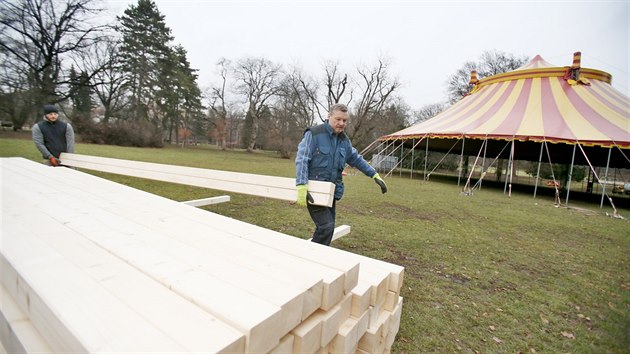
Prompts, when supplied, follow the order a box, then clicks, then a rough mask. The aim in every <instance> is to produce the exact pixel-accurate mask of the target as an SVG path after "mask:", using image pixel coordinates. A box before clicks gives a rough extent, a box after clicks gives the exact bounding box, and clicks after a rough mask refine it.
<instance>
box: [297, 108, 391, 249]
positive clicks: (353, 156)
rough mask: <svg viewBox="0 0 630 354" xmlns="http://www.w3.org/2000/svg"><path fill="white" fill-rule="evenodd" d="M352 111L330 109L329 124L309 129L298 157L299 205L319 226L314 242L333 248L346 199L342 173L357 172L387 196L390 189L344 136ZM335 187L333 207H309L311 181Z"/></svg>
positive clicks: (301, 144)
mask: <svg viewBox="0 0 630 354" xmlns="http://www.w3.org/2000/svg"><path fill="white" fill-rule="evenodd" d="M348 118H349V114H348V107H346V105H343V104H340V103H337V104H334V105H332V106H331V107H330V110H329V112H328V122H326V123H324V124H320V125H317V126H315V127H312V128H309V129H306V131H305V132H304V136H303V137H302V141H301V142H300V144H299V145H298V152H297V156H296V157H295V171H296V185H297V192H298V193H297V204H298V205H300V206H306V207H307V208H308V213H309V214H310V216H311V219H313V222H314V223H315V232H314V233H313V242H317V243H321V244H323V245H326V246H328V245H330V242H331V241H332V236H333V232H334V231H335V206H336V203H337V201H338V200H339V199H341V197H342V196H343V190H344V186H343V179H342V172H343V169H344V168H345V167H346V164H348V165H350V166H352V167H355V168H357V169H358V170H359V171H361V172H363V174H365V175H366V176H368V177H372V178H373V179H374V181H375V182H376V183H377V184H378V185H379V186H380V187H381V192H382V193H386V192H387V186H386V185H385V181H383V179H382V178H381V176H379V175H378V173H376V170H375V169H374V168H373V167H372V166H370V164H368V162H367V161H365V159H363V157H362V156H361V155H359V153H358V152H357V150H356V149H355V148H354V147H353V146H352V143H351V142H350V139H348V136H346V134H345V133H344V130H345V129H346V125H347V124H348ZM309 179H310V180H316V181H325V182H333V183H335V197H334V201H333V204H332V207H327V206H319V205H311V204H309V203H308V201H307V199H308V197H309V195H308V180H309Z"/></svg>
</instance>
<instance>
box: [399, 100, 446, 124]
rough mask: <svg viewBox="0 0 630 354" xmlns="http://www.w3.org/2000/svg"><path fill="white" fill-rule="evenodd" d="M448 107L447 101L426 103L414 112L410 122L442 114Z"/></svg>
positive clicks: (417, 121)
mask: <svg viewBox="0 0 630 354" xmlns="http://www.w3.org/2000/svg"><path fill="white" fill-rule="evenodd" d="M447 107H448V105H447V104H445V103H431V104H427V105H424V106H422V107H421V108H420V109H418V110H415V111H414V112H413V114H412V117H411V121H410V122H409V123H411V124H416V123H420V122H423V121H425V120H429V119H431V118H433V117H435V116H436V115H438V114H440V113H441V112H442V111H443V110H444V109H446V108H447Z"/></svg>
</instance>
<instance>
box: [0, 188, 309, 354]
mask: <svg viewBox="0 0 630 354" xmlns="http://www.w3.org/2000/svg"><path fill="white" fill-rule="evenodd" d="M11 193H12V192H8V193H7V192H5V195H7V194H8V195H11ZM28 193H29V192H26V191H24V192H22V193H21V195H22V196H24V195H25V194H26V195H28ZM40 206H41V207H43V209H42V210H39V212H38V214H39V218H40V219H41V220H42V222H43V223H42V224H32V223H31V224H32V225H31V226H30V227H29V228H27V229H26V230H25V231H23V232H16V231H13V232H12V234H16V235H19V237H22V238H26V237H27V236H26V235H28V233H29V232H31V231H33V230H34V231H35V232H36V233H37V232H40V233H41V232H46V231H45V230H41V231H40V230H37V228H36V227H35V226H36V225H46V226H47V227H48V228H53V226H54V225H55V224H56V222H55V220H54V219H50V220H49V219H47V215H46V210H50V208H47V207H46V204H40ZM24 210H31V212H32V211H33V208H24ZM18 215H25V213H21V214H20V213H18ZM18 215H11V217H12V218H13V219H17V220H19V216H18ZM22 221H24V220H22ZM112 221H114V222H116V223H117V221H115V220H112ZM20 224H21V225H25V224H26V225H28V223H25V222H22V223H20ZM57 225H61V224H57ZM63 227H66V228H68V230H66V232H65V233H63V235H64V236H70V235H71V233H72V232H73V230H72V229H71V226H70V225H68V224H66V225H63ZM101 231H102V234H98V235H95V234H91V235H86V234H82V236H83V237H86V238H87V239H89V240H91V241H92V242H93V243H95V244H97V245H99V246H100V247H103V249H104V250H107V251H108V252H111V253H112V254H114V255H117V256H118V257H120V259H124V260H125V261H126V262H128V263H129V264H131V265H133V266H134V267H135V268H136V269H138V270H140V271H141V272H142V273H144V274H146V275H148V276H150V277H151V278H152V279H154V280H156V281H159V282H161V283H162V284H164V285H165V286H166V288H165V289H167V288H169V289H172V290H173V291H175V292H176V293H178V294H179V295H180V296H182V297H183V298H185V299H187V300H189V301H191V302H193V303H195V304H197V305H198V306H200V307H203V308H204V309H205V310H206V311H208V312H209V313H211V314H212V315H214V316H216V317H217V318H219V319H220V320H221V321H223V322H225V323H228V324H230V325H231V326H233V327H235V328H237V329H239V330H240V331H242V332H243V333H245V334H247V344H248V351H250V352H254V353H256V352H266V351H268V350H270V349H272V348H273V347H275V346H276V345H277V343H278V341H279V339H280V337H282V336H283V335H284V333H281V331H282V330H283V329H280V330H279V329H278V327H280V326H281V325H283V324H284V322H283V321H284V320H285V318H284V317H283V313H282V312H281V309H280V308H279V307H277V306H275V305H272V304H271V303H269V302H267V301H266V300H263V299H260V298H258V297H257V296H255V295H253V294H250V293H247V292H245V291H243V290H242V289H241V288H237V287H234V286H232V285H231V284H229V283H226V282H223V281H221V280H220V279H217V278H216V277H213V276H211V275H208V274H204V273H203V272H201V271H199V270H197V269H195V268H194V267H193V266H188V265H182V264H177V263H178V262H177V261H175V260H171V259H168V258H167V257H164V255H162V254H160V253H158V252H154V251H153V250H151V249H150V248H147V247H146V246H145V245H142V244H137V243H136V244H133V243H130V241H129V240H125V239H124V238H121V237H116V236H117V234H116V233H115V232H111V230H106V229H105V230H101ZM60 241H61V240H60ZM78 256H80V254H79V255H77V257H78ZM164 263H167V264H169V267H167V268H164V267H161V265H163V264H164ZM155 264H157V265H158V266H160V267H159V268H158V269H156V268H154V267H153V265H155ZM173 265H175V266H173ZM173 269H177V270H178V271H181V270H184V271H183V272H174V271H173ZM160 271H166V273H160ZM217 289H221V290H220V291H217ZM291 309H292V308H288V310H291ZM287 313H288V312H287ZM300 314H301V309H298V312H297V315H295V314H293V315H292V316H294V317H295V318H296V320H294V321H293V325H295V324H297V323H298V322H299V318H300ZM171 330H172V329H171ZM288 330H289V329H284V331H286V332H288Z"/></svg>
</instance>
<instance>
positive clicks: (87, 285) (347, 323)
mask: <svg viewBox="0 0 630 354" xmlns="http://www.w3.org/2000/svg"><path fill="white" fill-rule="evenodd" d="M0 167H1V172H2V173H1V174H0V182H1V184H2V190H1V192H2V194H1V197H2V200H3V203H2V234H1V239H0V298H1V299H2V301H0V344H1V345H0V351H6V352H8V353H12V352H26V353H31V352H32V353H35V352H85V353H94V352H123V351H124V352H146V353H150V352H165V351H169V352H182V353H184V352H210V353H257V354H258V353H275V354H279V353H389V352H390V351H391V347H392V345H393V343H394V340H395V337H396V334H397V333H398V330H399V326H400V316H401V311H402V303H403V300H402V297H401V296H400V290H401V288H402V283H403V274H404V269H403V268H402V267H400V266H398V265H395V264H391V263H387V262H383V261H380V260H376V259H372V258H369V257H364V256H359V255H356V254H353V253H349V252H345V251H342V250H338V249H335V248H332V247H325V246H321V245H318V244H314V243H311V242H306V241H305V240H302V239H299V238H295V237H291V236H288V235H284V234H282V233H278V232H275V231H271V230H268V229H265V228H262V227H258V226H255V225H253V224H248V223H245V222H242V221H238V220H235V219H231V218H228V217H224V216H221V215H218V214H214V213H211V212H208V211H205V210H202V209H199V208H195V207H193V206H190V205H186V204H183V203H178V202H175V201H172V200H169V199H166V198H162V197H159V196H156V195H153V194H150V193H147V192H143V191H140V190H137V189H134V188H130V187H127V186H124V185H121V184H117V183H114V182H111V181H108V180H106V179H102V178H99V177H95V176H92V175H89V174H85V173H82V172H80V171H78V170H74V169H69V168H51V167H47V166H44V165H41V164H38V163H35V162H32V161H28V160H25V159H22V158H2V159H0ZM43 181H45V182H43Z"/></svg>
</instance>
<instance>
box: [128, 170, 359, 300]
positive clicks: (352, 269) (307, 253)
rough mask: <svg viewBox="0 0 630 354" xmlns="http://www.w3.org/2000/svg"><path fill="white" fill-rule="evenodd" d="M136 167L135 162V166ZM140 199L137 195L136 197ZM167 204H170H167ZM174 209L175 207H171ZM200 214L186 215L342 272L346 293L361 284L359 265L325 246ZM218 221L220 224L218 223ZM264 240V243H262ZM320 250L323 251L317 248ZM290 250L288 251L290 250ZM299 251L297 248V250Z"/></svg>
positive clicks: (220, 229)
mask: <svg viewBox="0 0 630 354" xmlns="http://www.w3.org/2000/svg"><path fill="white" fill-rule="evenodd" d="M134 163H135V162H134ZM136 195H137V193H136ZM163 202H166V200H163ZM168 208H169V209H171V206H168ZM199 211H200V212H201V213H199V212H193V211H190V210H186V211H185V213H186V215H187V216H189V217H191V218H194V219H195V220H197V221H199V220H202V221H201V222H203V223H206V224H208V223H209V224H211V225H213V227H214V228H215V229H216V230H217V231H223V232H227V233H235V231H236V233H238V237H241V238H244V239H247V240H250V241H253V242H256V243H258V244H259V245H261V246H265V247H269V248H275V249H277V250H279V251H281V252H284V253H289V254H293V255H295V256H298V257H301V258H304V259H306V260H309V261H313V262H317V263H319V264H322V265H326V266H328V267H331V268H335V269H338V270H341V271H343V272H344V273H345V282H344V291H345V292H348V291H350V289H352V288H353V287H354V286H355V285H356V283H357V280H358V273H359V266H358V262H356V261H353V260H348V259H343V258H339V259H338V258H337V257H334V256H331V255H330V254H329V253H330V252H331V251H330V250H332V248H331V249H330V250H325V248H328V247H324V246H321V245H315V246H304V245H302V246H298V245H297V244H296V243H291V241H288V242H289V243H286V241H287V240H290V239H294V238H291V237H287V236H286V235H283V234H280V233H277V232H273V231H271V230H267V229H264V228H261V227H258V226H255V225H252V224H248V223H245V222H238V221H236V220H230V221H229V222H227V221H226V220H225V218H224V217H221V216H219V215H217V214H213V213H206V212H205V211H203V210H199ZM217 218H218V220H217ZM276 235H279V236H281V237H282V238H284V240H278V239H277V238H276V237H275V236H276ZM269 237H271V238H269ZM262 239H264V241H261V240H262ZM278 241H282V242H281V243H282V244H281V245H279V244H278ZM293 241H298V239H294V240H293ZM317 246H319V247H317ZM287 247H288V248H287ZM296 247H297V248H296ZM336 296H337V297H336V298H335V299H333V300H334V301H325V302H326V303H328V304H332V303H334V302H335V301H338V300H339V298H340V297H339V294H337V295H336Z"/></svg>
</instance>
